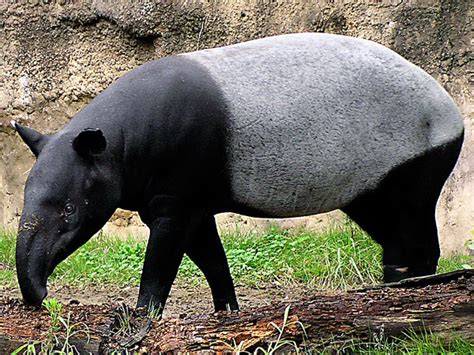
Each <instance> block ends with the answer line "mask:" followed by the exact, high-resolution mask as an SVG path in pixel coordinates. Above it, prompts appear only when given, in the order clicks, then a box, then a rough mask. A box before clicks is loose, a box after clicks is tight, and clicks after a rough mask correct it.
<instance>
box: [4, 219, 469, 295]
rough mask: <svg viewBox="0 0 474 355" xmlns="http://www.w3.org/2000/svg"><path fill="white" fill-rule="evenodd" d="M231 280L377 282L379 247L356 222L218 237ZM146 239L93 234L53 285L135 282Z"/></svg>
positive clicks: (459, 259)
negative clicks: (327, 227) (316, 230)
mask: <svg viewBox="0 0 474 355" xmlns="http://www.w3.org/2000/svg"><path fill="white" fill-rule="evenodd" d="M15 238H16V237H15V234H14V233H11V232H0V263H1V268H0V284H2V285H7V286H14V285H16V277H15ZM222 240H223V243H224V247H225V249H226V252H227V257H228V261H229V265H230V268H231V272H232V275H233V277H234V280H235V281H236V282H237V283H239V284H244V285H249V286H258V285H259V284H262V283H268V282H275V281H278V282H280V283H298V284H310V285H312V286H315V287H318V288H324V289H339V290H340V289H348V288H354V287H360V286H361V285H370V284H375V283H379V282H381V279H382V265H381V253H382V251H381V248H380V247H379V246H378V244H377V243H375V242H374V241H373V240H372V239H371V238H370V237H369V236H368V235H367V234H366V233H364V232H363V231H362V230H361V229H360V228H358V227H357V226H356V225H355V224H352V223H348V224H347V225H344V226H342V227H340V228H334V229H332V230H328V231H326V232H322V233H318V234H315V233H314V232H309V231H299V232H296V231H284V230H281V229H278V228H271V229H269V230H268V231H267V232H266V233H263V234H260V235H256V234H243V233H234V234H224V235H223V236H222ZM145 250H146V242H145V241H143V240H137V239H135V238H132V237H129V238H125V239H124V238H113V237H109V236H105V235H98V236H96V237H94V238H92V239H91V240H90V241H89V242H87V243H86V244H85V245H84V246H82V247H81V248H79V249H78V250H77V251H76V252H75V253H73V254H72V255H71V256H70V257H69V258H67V259H66V260H65V261H63V262H62V263H61V264H59V265H58V267H57V268H56V270H55V271H54V273H53V274H52V275H51V277H50V279H49V282H50V283H53V284H57V283H59V284H68V285H87V284H101V285H107V284H114V285H118V286H126V285H127V286H134V285H139V282H140V273H141V270H142V266H143V259H144V256H145ZM472 266H473V258H472V257H469V256H454V257H449V258H441V259H440V262H439V268H438V272H440V273H444V272H449V271H454V270H459V269H463V268H468V267H472ZM178 280H179V281H183V282H186V283H192V284H193V283H202V282H204V278H203V276H202V274H201V272H200V271H199V270H198V269H197V267H196V266H195V265H194V264H193V263H192V262H191V260H190V259H189V258H187V257H185V258H184V260H183V262H182V264H181V267H180V271H179V273H178Z"/></svg>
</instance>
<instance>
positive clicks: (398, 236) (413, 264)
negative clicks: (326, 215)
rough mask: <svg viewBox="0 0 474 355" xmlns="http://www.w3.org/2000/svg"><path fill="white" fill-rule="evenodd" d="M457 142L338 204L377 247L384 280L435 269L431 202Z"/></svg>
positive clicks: (454, 157)
mask: <svg viewBox="0 0 474 355" xmlns="http://www.w3.org/2000/svg"><path fill="white" fill-rule="evenodd" d="M461 143H462V137H460V138H459V139H458V140H457V141H454V142H452V143H450V144H448V145H445V146H443V147H440V148H437V149H435V150H433V151H431V152H429V153H428V154H426V155H423V156H420V157H417V158H416V159H413V160H412V161H409V162H407V163H405V164H404V165H402V166H400V167H398V168H397V169H395V170H393V171H392V172H390V174H389V175H388V176H387V177H386V178H385V179H384V180H383V182H382V183H381V184H380V185H379V186H378V187H377V188H376V189H374V190H372V191H370V192H368V193H366V194H365V195H363V196H361V197H360V198H358V199H357V200H355V201H354V202H353V203H351V204H350V205H348V206H346V207H345V208H344V209H343V211H344V212H346V213H347V214H348V215H349V216H350V217H351V218H352V219H353V220H354V221H355V222H357V223H358V224H359V225H360V226H361V228H363V229H364V230H365V231H366V232H367V233H368V234H369V235H370V236H371V237H372V238H373V239H374V240H375V241H377V242H378V243H379V244H380V245H381V246H382V248H383V264H384V281H385V282H395V281H399V280H401V279H404V278H407V277H413V276H422V275H429V274H433V273H435V272H436V266H437V263H438V259H439V254H440V250H439V242H438V232H437V228H436V221H435V209H436V203H437V200H438V198H439V195H440V193H441V189H442V187H443V185H444V183H445V181H446V179H447V178H448V176H449V174H450V173H451V171H452V169H453V167H454V164H455V163H456V160H457V157H458V155H459V151H460V148H461Z"/></svg>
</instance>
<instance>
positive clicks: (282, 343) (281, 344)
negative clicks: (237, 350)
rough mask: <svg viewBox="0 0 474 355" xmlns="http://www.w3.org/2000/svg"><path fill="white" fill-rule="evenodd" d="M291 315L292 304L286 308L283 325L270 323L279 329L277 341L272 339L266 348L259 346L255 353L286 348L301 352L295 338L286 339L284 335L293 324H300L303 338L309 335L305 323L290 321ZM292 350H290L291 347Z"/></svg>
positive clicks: (292, 351)
mask: <svg viewBox="0 0 474 355" xmlns="http://www.w3.org/2000/svg"><path fill="white" fill-rule="evenodd" d="M289 315H290V306H288V307H286V308H285V312H284V314H283V323H282V325H281V327H279V326H278V325H276V324H275V323H274V322H271V323H270V325H271V326H273V327H274V328H275V329H276V330H277V331H278V336H277V339H276V340H275V341H272V342H271V343H270V344H269V345H268V347H267V348H266V349H264V348H261V347H258V348H257V349H256V350H255V352H254V354H259V353H260V352H262V353H263V354H269V355H271V354H275V353H276V352H277V351H278V350H279V349H282V348H286V349H285V351H286V352H291V353H296V354H299V353H300V352H301V351H302V349H301V348H300V347H298V344H297V343H296V342H295V341H294V340H288V339H285V338H284V337H283V336H284V334H285V332H286V330H287V329H288V327H291V326H292V325H298V326H299V327H300V328H301V329H302V332H303V339H307V338H308V335H307V334H306V329H305V328H304V326H303V324H302V323H301V322H299V321H294V322H289V321H288V317H289ZM288 348H289V349H291V350H289V349H288Z"/></svg>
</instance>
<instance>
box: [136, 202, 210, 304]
mask: <svg viewBox="0 0 474 355" xmlns="http://www.w3.org/2000/svg"><path fill="white" fill-rule="evenodd" d="M144 216H146V223H147V225H148V227H149V228H150V238H149V240H148V245H147V249H146V254H145V262H144V265H143V272H142V277H141V281H140V291H139V294H138V303H137V307H148V308H154V309H158V310H160V312H161V311H162V310H163V308H164V306H165V303H166V299H167V298H168V295H169V292H170V289H171V285H172V284H173V281H174V279H175V278H176V274H177V272H178V268H179V265H180V263H181V260H182V258H183V255H184V251H185V248H186V245H187V244H188V242H189V238H191V236H192V234H193V233H194V232H195V230H196V229H197V227H198V226H199V224H200V222H201V219H202V213H199V212H198V211H190V210H189V209H187V208H186V207H185V206H183V205H181V204H179V203H178V202H177V200H176V199H174V198H172V197H169V196H157V197H155V198H154V199H153V201H152V203H151V204H150V206H149V209H148V210H147V211H146V214H144ZM152 216H153V217H152ZM150 221H152V222H150Z"/></svg>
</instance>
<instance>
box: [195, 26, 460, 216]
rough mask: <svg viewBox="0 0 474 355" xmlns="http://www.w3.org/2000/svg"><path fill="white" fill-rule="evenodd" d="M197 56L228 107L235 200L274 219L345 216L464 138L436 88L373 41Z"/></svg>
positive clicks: (288, 43)
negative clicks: (409, 166)
mask: <svg viewBox="0 0 474 355" xmlns="http://www.w3.org/2000/svg"><path fill="white" fill-rule="evenodd" d="M188 56H189V58H191V59H193V60H196V61H198V62H199V63H200V64H202V65H203V66H204V67H206V68H207V69H208V71H209V72H210V74H211V76H212V77H213V78H214V80H215V81H216V82H217V84H218V85H219V87H220V88H221V90H222V92H223V94H224V96H225V98H226V101H227V102H226V104H227V106H228V110H229V117H228V118H227V120H228V126H229V127H228V134H229V137H228V147H227V162H228V169H229V176H230V179H231V189H232V194H233V199H234V200H235V202H236V203H237V204H239V205H242V206H245V207H248V208H249V209H251V210H255V211H259V212H261V213H262V214H264V215H267V216H275V217H289V216H300V215H307V214H313V213H319V212H325V211H329V210H333V209H336V208H340V207H343V206H344V205H346V204H347V203H349V202H351V201H352V200H353V199H354V198H356V197H357V196H359V195H360V194H362V193H364V192H365V191H367V190H370V189H373V188H376V187H377V185H378V184H379V183H380V182H381V180H382V179H383V178H384V177H385V176H386V174H387V173H389V172H390V171H391V170H392V169H395V168H396V167H398V166H400V165H402V164H404V163H405V162H407V161H408V160H410V159H413V158H415V157H417V156H420V155H423V154H425V153H426V152H427V151H429V150H431V149H433V147H435V146H439V145H441V144H444V143H446V142H448V141H450V140H452V139H454V137H457V136H458V135H459V132H461V130H462V119H461V118H460V115H459V112H458V111H457V109H456V107H455V105H454V104H453V102H452V100H451V99H450V97H449V96H448V95H447V94H446V92H445V91H444V90H443V89H442V88H441V87H440V86H439V84H437V83H436V81H435V80H434V79H432V78H431V77H430V76H428V75H427V74H426V73H425V72H423V71H422V70H421V69H419V68H418V67H416V66H414V65H413V64H411V63H409V62H407V61H406V60H404V59H403V58H401V57H400V56H398V55H397V54H395V53H394V52H392V51H390V50H389V49H387V48H385V47H382V46H380V45H377V44H375V43H373V42H369V41H362V40H358V39H353V38H349V37H343V36H334V35H323V34H320V35H316V34H301V35H288V36H280V37H273V38H268V39H264V40H258V41H252V42H247V43H244V44H239V45H235V46H230V47H223V48H218V49H212V50H208V51H200V52H195V53H191V54H189V55H188Z"/></svg>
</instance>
